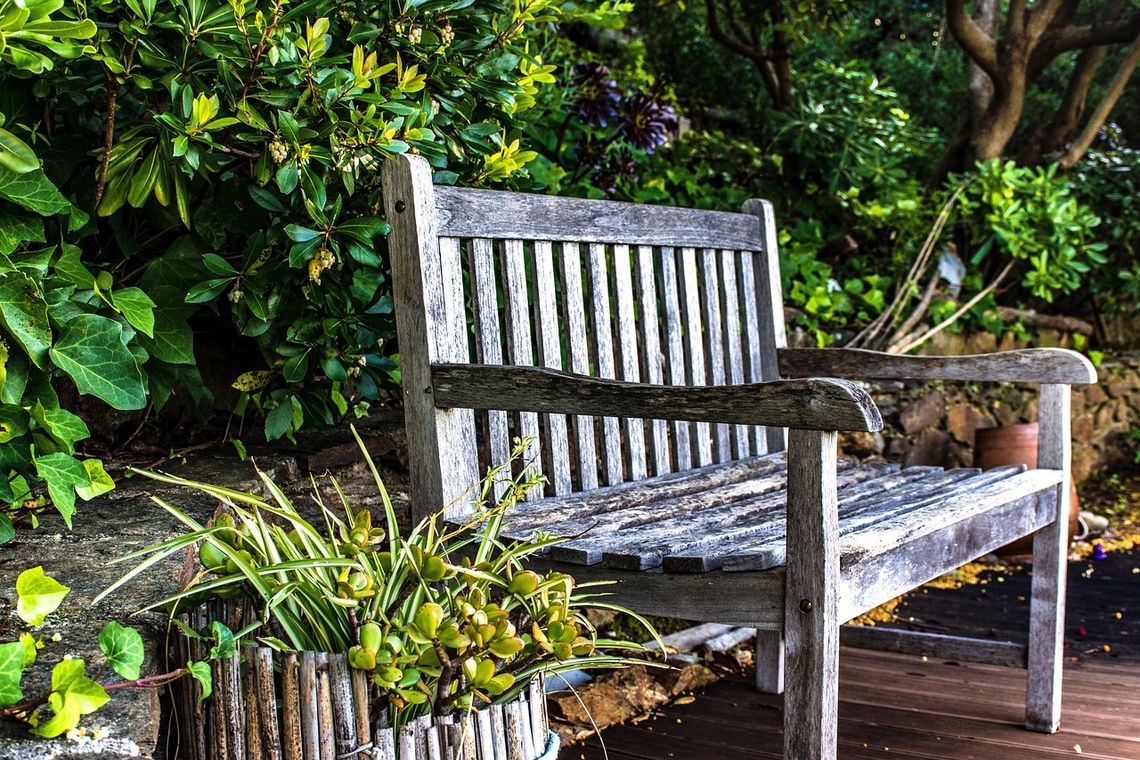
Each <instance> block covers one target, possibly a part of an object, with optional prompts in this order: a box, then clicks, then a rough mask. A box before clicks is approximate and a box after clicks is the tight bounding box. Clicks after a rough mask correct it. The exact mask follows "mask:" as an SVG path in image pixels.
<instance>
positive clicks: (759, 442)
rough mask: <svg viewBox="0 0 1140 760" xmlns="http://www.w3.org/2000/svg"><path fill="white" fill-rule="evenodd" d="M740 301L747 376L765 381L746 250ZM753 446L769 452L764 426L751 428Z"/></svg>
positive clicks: (751, 380)
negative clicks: (742, 314) (742, 312)
mask: <svg viewBox="0 0 1140 760" xmlns="http://www.w3.org/2000/svg"><path fill="white" fill-rule="evenodd" d="M739 288H740V303H741V305H742V306H743V307H744V309H743V311H744V335H743V338H744V357H745V359H747V366H746V370H745V378H746V380H747V382H749V383H760V382H763V381H764V372H763V369H762V368H761V364H760V335H759V332H758V331H759V329H760V322H759V319H758V317H757V312H756V268H755V267H754V266H753V255H752V253H750V252H749V251H745V252H744V253H743V254H742V255H741V256H740V283H739ZM750 437H751V439H752V446H753V449H754V450H755V452H756V454H766V453H768V434H767V432H765V430H764V428H762V427H759V426H755V425H754V426H753V427H752V428H751V436H750Z"/></svg>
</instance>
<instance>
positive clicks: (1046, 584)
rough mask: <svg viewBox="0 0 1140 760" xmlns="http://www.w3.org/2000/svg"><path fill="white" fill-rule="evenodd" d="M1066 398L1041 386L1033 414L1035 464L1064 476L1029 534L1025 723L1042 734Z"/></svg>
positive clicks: (1063, 488)
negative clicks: (1051, 509) (1046, 518)
mask: <svg viewBox="0 0 1140 760" xmlns="http://www.w3.org/2000/svg"><path fill="white" fill-rule="evenodd" d="M1070 396H1071V391H1070V387H1069V386H1068V385H1059V384H1052V383H1049V384H1043V385H1042V386H1041V400H1040V403H1039V410H1040V411H1039V412H1038V418H1037V419H1038V431H1039V432H1038V439H1037V466H1038V467H1041V468H1048V469H1051V470H1060V471H1061V472H1062V473H1063V475H1064V477H1062V479H1061V482H1060V484H1059V485H1058V486H1057V518H1056V519H1055V520H1054V521H1053V522H1052V523H1050V524H1049V525H1046V526H1045V527H1044V528H1042V529H1041V530H1039V531H1037V532H1036V533H1035V534H1034V535H1033V592H1032V594H1033V595H1032V598H1031V601H1030V607H1029V679H1028V689H1027V694H1026V700H1025V727H1026V728H1028V729H1030V730H1032V731H1040V732H1042V733H1047V734H1051V733H1053V732H1055V731H1056V730H1057V729H1058V728H1059V727H1060V725H1061V666H1062V662H1063V657H1062V654H1063V649H1062V648H1063V645H1064V638H1065V585H1066V580H1067V575H1068V574H1067V569H1068V567H1067V566H1068V557H1069V507H1070V502H1071V498H1072V490H1071V488H1072V486H1071V485H1070V483H1071V478H1072V472H1071V460H1072V440H1071V433H1070V431H1071V422H1070V418H1069V413H1070V408H1069V407H1070Z"/></svg>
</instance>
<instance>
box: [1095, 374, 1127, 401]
mask: <svg viewBox="0 0 1140 760" xmlns="http://www.w3.org/2000/svg"><path fill="white" fill-rule="evenodd" d="M1094 387H1095V386H1094ZM1104 389H1105V391H1106V392H1107V393H1108V395H1109V396H1111V397H1112V398H1121V397H1123V396H1124V394H1125V393H1127V392H1128V383H1126V382H1124V378H1123V377H1121V376H1120V375H1116V374H1113V375H1109V376H1108V379H1107V380H1105V381H1104Z"/></svg>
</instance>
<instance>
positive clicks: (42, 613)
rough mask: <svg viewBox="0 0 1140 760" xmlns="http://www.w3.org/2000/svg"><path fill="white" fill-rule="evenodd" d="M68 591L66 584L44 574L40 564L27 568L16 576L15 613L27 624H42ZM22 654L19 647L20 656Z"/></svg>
mask: <svg viewBox="0 0 1140 760" xmlns="http://www.w3.org/2000/svg"><path fill="white" fill-rule="evenodd" d="M69 591H71V589H69V588H68V587H67V586H65V585H63V584H62V583H60V582H59V581H57V580H56V579H55V578H52V577H51V576H50V575H45V574H44V569H43V567H42V566H37V567H32V568H29V569H27V570H25V571H24V572H22V573H20V575H19V577H17V578H16V596H17V600H16V614H17V615H19V616H20V619H21V620H23V621H24V622H25V623H27V624H28V625H32V626H37V625H43V622H44V618H46V617H47V616H48V615H50V614H51V613H53V612H55V611H56V609H57V608H58V607H59V605H60V603H61V602H62V601H63V598H64V597H65V596H67V592H69ZM23 656H24V654H23V649H21V650H20V657H21V658H22V657H23Z"/></svg>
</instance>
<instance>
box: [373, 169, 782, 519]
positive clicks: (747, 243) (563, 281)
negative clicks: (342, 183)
mask: <svg viewBox="0 0 1140 760" xmlns="http://www.w3.org/2000/svg"><path fill="white" fill-rule="evenodd" d="M383 172H384V176H383V183H384V184H383V186H384V196H385V208H386V215H387V218H388V219H389V221H390V222H391V223H392V225H393V228H392V232H391V234H390V236H389V238H388V241H389V250H390V252H391V257H392V261H391V264H392V271H393V279H394V282H393V290H394V299H395V310H396V318H397V330H398V333H399V341H400V355H401V369H402V373H403V382H404V395H405V418H406V423H407V429H408V444H409V450H410V452H411V456H410V459H411V460H412V461H411V463H410V464H411V469H412V472H411V475H412V499H413V511H414V514H416V516H417V517H419V516H422V515H423V514H426V513H428V512H430V511H432V510H434V509H438V508H439V507H440V506H441V505H450V507H449V511H450V512H451V513H452V514H453V515H454V514H456V513H462V512H464V511H466V509H467V504H468V501H469V499H468V498H467V497H468V496H469V495H465V494H464V491H465V489H467V488H468V487H470V486H471V485H472V484H473V483H475V482H476V481H477V480H478V478H479V475H480V473H481V472H483V471H484V469H485V468H486V467H487V466H488V464H491V463H494V464H497V463H499V462H502V461H504V460H505V459H506V458H507V456H508V453H509V451H510V448H511V439H512V438H513V437H515V436H527V437H531V438H533V439H535V444H534V446H533V448H532V450H531V460H530V461H531V462H532V466H534V467H538V468H539V469H541V471H542V472H543V474H544V475H545V476H546V478H547V480H548V485H547V487H546V493H545V495H555V494H558V495H561V494H568V493H572V492H576V491H585V490H590V489H593V488H597V487H599V486H606V485H615V484H618V483H622V482H626V481H636V480H640V479H642V478H645V477H648V476H651V475H657V474H663V473H668V472H674V471H681V470H687V469H691V468H694V467H699V466H704V465H709V464H713V463H717V462H725V461H730V460H734V459H740V458H743V457H748V456H754V455H756V454H762V453H765V452H770V451H778V450H782V449H783V447H784V431H783V430H765V429H763V428H746V427H744V426H729V425H709V424H707V423H688V422H665V421H661V420H650V421H645V420H639V419H625V420H618V419H614V418H602V419H595V418H590V417H577V418H571V419H567V418H566V417H565V416H564V415H556V414H550V415H538V414H534V413H528V412H523V413H520V414H518V415H517V416H516V415H508V414H507V413H506V412H496V411H491V412H485V413H483V412H481V413H478V414H477V415H476V414H475V413H473V412H472V411H471V410H458V409H436V408H435V406H434V404H433V403H432V399H431V395H430V388H431V379H430V377H431V375H430V365H431V364H432V363H443V362H447V363H463V364H466V363H476V364H508V365H537V366H544V367H550V368H553V369H562V370H566V371H570V372H574V373H577V374H582V375H591V376H597V377H605V378H615V379H621V380H630V381H639V382H647V383H660V384H670V385H723V384H739V383H746V382H760V381H764V380H772V379H776V378H777V377H778V376H779V371H778V368H777V364H776V350H777V349H778V348H781V347H783V346H784V344H785V337H784V323H783V307H782V299H781V292H780V277H779V261H778V255H777V250H776V233H775V225H774V221H773V216H772V209H771V205H770V204H768V203H767V202H765V201H750V202H748V203H747V204H745V208H744V213H739V214H734V213H725V212H719V211H701V210H693V209H680V208H668V207H662V206H647V205H636V204H629V203H617V202H609V201H594V200H581V199H574V198H557V197H552V196H540V195H528V194H523V193H508V192H499V191H488V190H471V189H458V188H450V187H432V185H431V172H430V168H429V167H428V165H427V164H426V162H424V161H423V160H422V159H419V158H416V157H409V156H401V157H398V158H395V159H392V160H390V161H388V162H387V163H386V164H385V166H384V170H383ZM512 416H515V417H517V418H516V419H509V417H512ZM477 437H478V439H479V440H481V441H483V442H484V443H485V445H484V446H479V445H477V444H476V438H477ZM480 452H481V453H482V458H480ZM539 495H541V494H539Z"/></svg>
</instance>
